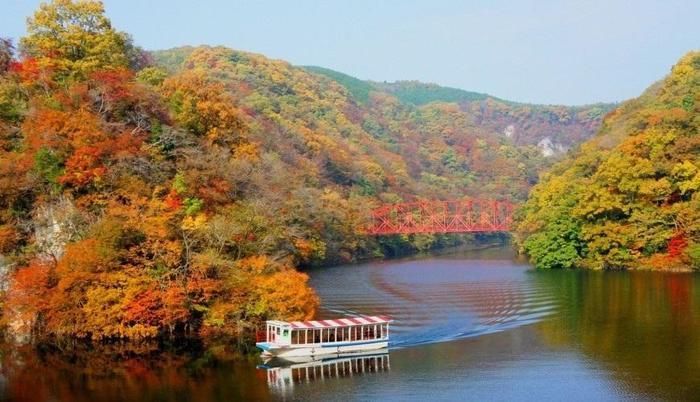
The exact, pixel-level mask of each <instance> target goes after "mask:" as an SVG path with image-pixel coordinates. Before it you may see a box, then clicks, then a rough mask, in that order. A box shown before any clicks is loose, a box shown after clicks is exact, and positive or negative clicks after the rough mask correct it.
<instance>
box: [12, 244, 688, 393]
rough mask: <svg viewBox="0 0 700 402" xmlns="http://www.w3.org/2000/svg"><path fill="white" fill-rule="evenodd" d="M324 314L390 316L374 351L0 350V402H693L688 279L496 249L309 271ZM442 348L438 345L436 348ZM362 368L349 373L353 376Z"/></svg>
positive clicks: (151, 347) (156, 347)
mask: <svg viewBox="0 0 700 402" xmlns="http://www.w3.org/2000/svg"><path fill="white" fill-rule="evenodd" d="M311 282H312V284H313V285H314V286H315V287H316V288H317V290H318V292H319V294H320V295H321V298H322V302H323V305H324V311H323V314H324V315H325V316H326V317H337V316H339V315H343V314H346V313H358V314H375V315H376V314H385V313H387V314H390V315H392V316H393V317H394V319H395V322H394V325H392V331H391V333H392V335H391V340H392V347H393V349H392V350H391V369H390V370H389V368H390V367H389V356H388V355H387V354H382V355H379V356H349V357H348V356H343V357H340V356H338V357H336V358H335V359H330V360H329V359H324V360H309V361H294V362H280V361H271V362H267V368H268V370H262V369H257V368H256V366H257V365H258V364H259V363H260V360H259V357H258V356H255V355H242V354H239V353H235V352H233V351H232V350H231V349H232V348H230V347H226V346H214V345H208V346H207V347H185V348H181V349H175V350H173V349H170V348H164V347H163V345H140V346H139V345H135V346H134V345H131V346H130V347H123V346H120V345H111V346H107V347H102V348H99V349H91V348H82V349H81V348H77V349H76V348H69V349H58V348H50V349H46V348H33V347H15V346H6V347H3V348H0V364H1V366H0V374H1V376H0V400H3V401H5V400H7V401H37V400H38V401H78V402H81V401H86V402H87V401H183V400H187V401H229V400H256V401H258V400H262V401H264V400H275V399H294V400H333V399H343V400H434V399H444V400H453V399H469V400H532V399H537V400H561V399H567V400H571V401H574V400H596V401H598V400H639V399H669V400H698V395H700V376H698V375H697V373H700V275H698V274H678V273H676V274H670V273H667V274H664V273H649V272H577V271H552V272H541V271H537V272H536V271H532V270H530V268H529V267H528V266H527V265H524V264H522V263H520V262H517V261H514V260H512V259H510V256H509V254H508V252H507V251H504V250H496V251H488V252H480V253H470V254H468V255H466V256H465V255H461V256H454V257H453V258H450V257H447V256H441V257H440V258H432V259H424V260H418V261H409V260H403V261H392V262H384V263H371V264H365V265H359V266H357V265H356V266H346V267H337V268H332V269H325V270H321V271H317V272H312V275H311ZM447 340H449V341H450V342H444V341H447ZM363 370H364V371H363Z"/></svg>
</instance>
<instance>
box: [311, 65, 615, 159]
mask: <svg viewBox="0 0 700 402" xmlns="http://www.w3.org/2000/svg"><path fill="white" fill-rule="evenodd" d="M305 68H306V69H307V70H309V71H312V72H315V73H318V74H323V75H326V76H328V77H330V78H331V79H333V80H335V81H337V82H338V83H340V84H341V85H343V86H345V87H346V88H347V89H348V91H350V93H351V94H352V95H353V96H355V97H356V98H357V99H359V100H361V101H362V102H365V103H367V102H369V99H370V93H371V92H372V91H376V92H382V93H386V94H390V95H392V96H394V97H396V98H397V99H398V100H399V101H401V102H402V103H404V104H406V105H411V106H417V107H418V109H423V108H426V107H430V106H429V104H431V103H447V104H453V105H455V106H458V107H459V113H460V114H463V115H464V116H463V117H461V118H462V119H464V120H467V121H469V122H471V123H472V124H473V126H474V127H476V128H478V129H479V130H481V131H483V132H489V133H498V134H500V135H503V136H505V137H508V138H509V139H510V140H511V141H512V142H513V143H514V144H517V145H537V146H538V147H539V148H540V150H541V151H542V153H543V154H544V155H545V156H552V155H558V154H563V153H565V152H566V151H568V150H569V149H571V148H572V147H574V146H576V145H578V144H580V143H581V142H583V141H585V140H587V139H589V138H590V137H592V136H593V134H594V133H595V132H596V130H598V128H599V127H600V122H601V120H602V118H603V116H604V115H605V114H607V113H608V112H610V111H611V110H612V109H613V108H614V107H615V105H614V104H610V103H600V104H595V105H586V106H562V105H533V104H527V103H518V102H511V101H507V100H503V99H499V98H496V97H494V96H491V95H487V94H482V93H478V92H470V91H465V90H463V89H457V88H449V87H443V86H439V85H436V84H426V83H422V82H419V81H397V82H391V83H387V82H372V81H362V80H358V79H357V78H354V77H351V76H348V75H346V74H343V73H339V72H337V71H333V70H329V69H326V68H320V67H305ZM426 105H428V106H426Z"/></svg>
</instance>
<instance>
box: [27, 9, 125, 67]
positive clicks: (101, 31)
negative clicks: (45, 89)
mask: <svg viewBox="0 0 700 402" xmlns="http://www.w3.org/2000/svg"><path fill="white" fill-rule="evenodd" d="M130 46H131V44H130V39H129V36H128V35H127V34H125V33H123V32H118V31H116V30H115V29H114V28H113V27H112V24H111V22H110V20H109V18H107V17H106V16H105V15H104V6H103V5H102V2H100V1H94V0H75V1H73V0H53V1H51V2H49V3H43V4H41V6H40V7H39V10H37V11H36V12H35V13H34V16H33V17H31V18H29V19H28V20H27V36H25V37H24V38H22V39H21V41H20V47H21V51H22V53H23V54H24V55H25V56H27V57H30V58H33V59H36V61H37V63H38V64H39V66H40V67H42V68H45V69H48V70H51V71H54V72H55V73H56V74H57V76H58V77H66V76H73V77H78V78H83V77H85V76H86V75H87V74H88V73H90V72H93V71H96V70H100V69H110V68H117V67H126V66H127V65H128V62H129V59H128V56H127V54H128V50H129V47H130Z"/></svg>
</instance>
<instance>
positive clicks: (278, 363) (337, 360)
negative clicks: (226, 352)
mask: <svg viewBox="0 0 700 402" xmlns="http://www.w3.org/2000/svg"><path fill="white" fill-rule="evenodd" d="M258 368H259V369H264V370H266V371H267V385H268V387H269V388H270V389H271V390H273V391H275V392H281V393H287V392H290V391H291V390H293V389H294V386H295V385H298V384H304V383H310V382H313V381H325V380H328V379H332V378H342V377H353V376H358V375H365V374H370V373H380V372H385V371H389V351H388V349H380V350H376V351H373V352H371V353H352V354H340V355H334V356H328V355H327V356H324V357H323V358H319V357H316V358H314V357H312V356H305V357H295V358H288V359H280V358H273V359H270V360H267V361H265V363H264V364H262V365H259V366H258Z"/></svg>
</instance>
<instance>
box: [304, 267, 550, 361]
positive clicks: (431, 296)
mask: <svg viewBox="0 0 700 402" xmlns="http://www.w3.org/2000/svg"><path fill="white" fill-rule="evenodd" d="M527 270H528V266H526V265H520V264H517V263H515V262H513V261H511V260H467V259H460V260H455V259H452V260H451V259H428V260H419V261H406V262H382V263H370V264H364V265H356V266H344V267H336V268H331V269H327V270H321V271H316V272H314V273H313V275H312V278H311V284H312V285H313V286H314V287H315V288H316V290H317V292H318V294H319V296H320V297H321V301H322V315H323V316H324V317H337V316H341V315H360V314H386V315H390V316H392V317H393V318H394V323H393V324H392V340H391V346H392V347H394V348H398V347H408V346H414V345H420V344H426V343H434V342H444V341H449V340H455V339H460V338H466V337H473V336H478V335H483V334H489V333H493V332H499V331H503V330H506V329H509V328H513V327H518V326H521V325H526V324H531V323H534V322H537V321H539V320H541V319H543V318H544V317H546V316H548V315H550V314H552V313H553V312H554V310H555V304H554V300H553V299H552V296H551V293H550V292H548V290H547V289H546V288H543V287H542V286H541V284H540V285H538V286H536V285H535V284H534V283H533V282H532V280H531V277H530V275H529V274H528V272H527Z"/></svg>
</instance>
